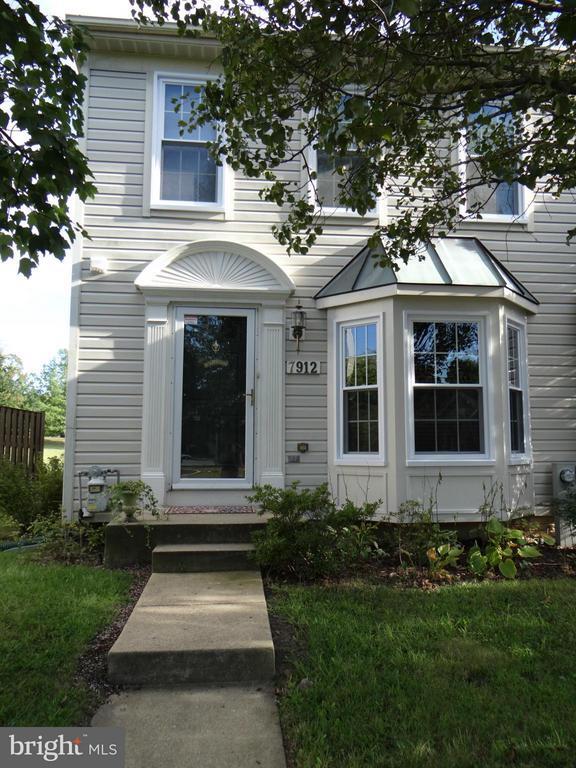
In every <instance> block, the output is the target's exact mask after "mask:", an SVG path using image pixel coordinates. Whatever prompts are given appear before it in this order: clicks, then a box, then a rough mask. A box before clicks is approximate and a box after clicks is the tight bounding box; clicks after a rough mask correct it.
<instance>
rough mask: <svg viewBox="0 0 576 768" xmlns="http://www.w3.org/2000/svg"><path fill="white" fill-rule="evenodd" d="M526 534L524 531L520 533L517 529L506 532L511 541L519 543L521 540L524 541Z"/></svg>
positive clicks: (509, 529)
mask: <svg viewBox="0 0 576 768" xmlns="http://www.w3.org/2000/svg"><path fill="white" fill-rule="evenodd" d="M525 535H526V534H525V533H524V531H520V530H518V529H517V528H508V529H507V530H506V536H507V538H509V539H514V541H518V540H520V539H523V538H524V536H525Z"/></svg>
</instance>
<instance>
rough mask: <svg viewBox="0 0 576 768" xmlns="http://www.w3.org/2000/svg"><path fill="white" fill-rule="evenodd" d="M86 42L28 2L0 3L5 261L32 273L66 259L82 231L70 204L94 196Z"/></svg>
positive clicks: (1, 252) (1, 247) (1, 245)
mask: <svg viewBox="0 0 576 768" xmlns="http://www.w3.org/2000/svg"><path fill="white" fill-rule="evenodd" d="M84 52H85V44H84V43H83V41H82V37H81V34H80V32H79V31H78V30H76V29H73V28H72V27H71V26H70V25H68V24H67V23H65V22H64V21H62V20H60V19H57V18H48V17H46V16H45V15H44V14H43V13H42V12H41V11H40V9H39V7H38V6H37V5H36V4H35V3H33V2H31V0H12V1H11V2H9V3H8V2H6V1H5V0H0V258H1V259H2V261H5V260H6V259H9V258H11V257H14V256H16V257H19V258H20V271H21V272H22V273H23V274H25V275H29V274H30V271H31V269H32V268H33V267H34V266H35V265H36V264H38V261H39V259H40V258H41V257H42V256H43V255H45V254H53V255H54V256H56V257H57V258H59V259H62V258H63V257H64V254H65V249H66V248H67V247H68V245H69V243H70V242H71V241H72V240H73V239H74V236H75V233H76V232H77V230H78V229H79V227H78V226H77V225H75V223H74V221H73V219H72V218H71V216H70V213H69V210H68V205H69V198H70V196H71V195H72V194H74V193H76V194H77V195H78V197H79V198H80V199H81V200H86V199H87V198H88V197H89V196H90V195H92V194H93V193H94V191H95V187H94V186H93V184H92V183H91V181H90V176H91V174H90V172H89V169H88V165H87V161H86V158H85V157H84V155H83V154H82V153H81V152H80V150H79V148H78V145H77V141H76V137H77V136H79V135H81V133H82V101H83V90H84V83H85V78H84V76H83V75H82V74H81V73H80V72H79V65H80V63H81V61H82V58H83V56H84Z"/></svg>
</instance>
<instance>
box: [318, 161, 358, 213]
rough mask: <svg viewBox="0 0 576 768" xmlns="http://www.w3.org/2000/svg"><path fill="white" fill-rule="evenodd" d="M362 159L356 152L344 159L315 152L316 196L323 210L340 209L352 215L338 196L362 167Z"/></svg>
mask: <svg viewBox="0 0 576 768" xmlns="http://www.w3.org/2000/svg"><path fill="white" fill-rule="evenodd" d="M363 162H364V161H363V158H362V157H361V156H360V155H359V154H358V153H357V152H350V153H349V154H347V155H345V156H344V157H337V158H335V157H333V156H332V155H330V154H328V153H327V152H325V151H324V150H323V149H317V150H316V196H317V199H318V202H319V203H320V205H321V206H322V208H324V209H340V210H342V211H343V212H348V213H353V211H351V209H349V208H346V207H344V206H343V205H342V203H341V201H340V194H341V192H342V190H343V188H344V186H345V185H346V180H347V179H348V178H349V176H350V175H353V174H354V172H355V171H356V170H357V169H358V168H359V167H360V166H361V165H362V163H363Z"/></svg>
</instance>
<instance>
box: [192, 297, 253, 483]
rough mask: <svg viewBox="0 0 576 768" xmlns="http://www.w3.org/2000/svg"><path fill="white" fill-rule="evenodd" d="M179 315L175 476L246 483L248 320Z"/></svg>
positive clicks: (239, 315)
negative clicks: (179, 388) (180, 342)
mask: <svg viewBox="0 0 576 768" xmlns="http://www.w3.org/2000/svg"><path fill="white" fill-rule="evenodd" d="M204 311H205V312H210V314H202V313H200V312H198V313H196V312H193V311H190V312H189V311H186V313H185V314H184V315H183V325H182V329H183V350H182V353H183V354H182V396H181V406H182V410H181V441H180V457H179V458H180V472H179V475H180V480H181V481H182V482H192V483H193V481H195V480H198V481H202V482H203V484H206V482H207V481H214V483H215V484H216V485H225V484H226V481H228V482H231V481H234V480H236V481H242V480H244V481H246V480H250V479H251V471H252V457H251V452H252V448H251V446H252V423H253V417H252V411H253V400H254V394H253V389H252V387H253V384H254V381H253V370H254V359H253V343H252V340H251V338H250V337H251V335H253V322H252V321H253V318H252V315H251V314H250V313H249V312H243V313H241V312H237V313H234V314H216V311H215V312H214V314H212V310H204Z"/></svg>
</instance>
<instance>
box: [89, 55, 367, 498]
mask: <svg viewBox="0 0 576 768" xmlns="http://www.w3.org/2000/svg"><path fill="white" fill-rule="evenodd" d="M177 69H178V67H177V66H174V64H173V63H172V62H171V61H169V60H166V61H158V60H150V63H149V64H148V62H147V61H146V60H145V59H144V60H142V59H140V60H136V59H135V58H131V57H115V58H114V59H113V60H107V59H106V57H104V56H102V55H101V54H93V55H92V57H91V66H90V77H89V91H88V108H87V114H88V120H87V153H88V157H89V161H90V167H91V169H92V171H93V172H94V175H95V178H96V185H97V188H98V195H97V197H96V198H95V200H93V201H91V202H89V203H88V204H87V205H86V207H85V215H84V225H85V227H86V228H87V230H88V231H89V233H90V236H91V239H90V240H89V241H86V242H85V243H84V248H83V260H82V284H81V294H80V333H79V363H78V406H77V420H76V428H77V434H76V447H75V457H74V463H75V467H74V471H75V473H76V472H78V471H79V470H80V469H85V468H87V467H88V466H89V465H90V464H92V463H99V464H103V465H105V466H113V467H117V468H118V469H120V471H121V473H122V475H123V476H125V477H137V476H138V475H139V472H140V447H141V444H140V426H141V407H142V382H143V359H144V301H143V299H142V297H141V295H140V293H139V292H138V291H137V290H136V289H135V288H134V285H133V283H134V279H135V278H136V277H137V276H138V274H139V273H140V272H141V270H142V269H143V268H144V267H145V266H146V264H148V263H149V262H150V261H152V260H153V259H155V258H156V257H158V256H160V255H161V254H162V253H164V252H165V251H166V250H168V249H169V248H172V247H173V246H175V245H177V244H181V243H185V242H187V241H189V240H193V239H198V238H202V237H206V238H213V237H217V236H218V234H220V233H222V234H226V235H227V236H229V237H237V238H238V240H239V241H241V242H244V243H246V244H248V245H250V244H252V245H254V246H255V247H257V248H260V249H262V250H264V251H265V252H266V253H267V254H268V255H269V256H270V257H271V258H273V259H275V260H276V261H277V263H278V264H279V265H280V266H282V267H283V268H284V269H285V270H286V272H287V273H288V274H289V275H290V276H291V277H292V279H293V280H294V282H295V284H296V286H297V291H296V295H295V296H294V298H293V300H292V301H291V302H290V308H289V309H288V315H287V319H286V325H287V329H286V338H287V357H288V358H289V359H290V358H293V357H294V356H295V344H294V342H293V341H292V340H291V339H290V333H289V327H288V326H289V321H290V315H289V313H290V311H291V307H292V306H294V305H295V304H296V303H298V302H301V303H302V304H303V305H304V307H305V309H306V311H307V314H308V320H307V329H306V336H305V341H304V342H303V344H302V347H301V355H302V356H303V357H305V358H308V359H312V358H313V359H317V360H320V361H321V365H322V373H321V375H320V376H314V377H305V376H287V377H286V453H287V454H290V455H299V456H300V462H299V463H298V464H287V465H286V475H287V481H290V480H292V479H299V480H300V481H301V483H302V485H305V486H314V485H317V484H319V483H321V482H324V481H325V480H326V458H327V457H326V448H327V446H326V421H327V419H326V318H325V314H324V313H323V312H320V311H318V310H316V309H315V307H314V302H313V299H312V297H313V296H314V294H315V293H316V292H317V290H318V289H319V288H320V287H321V286H322V285H324V283H326V282H327V281H328V280H329V279H330V278H331V277H332V276H333V275H334V273H335V272H337V271H338V270H339V269H341V268H342V267H343V266H344V265H345V264H346V262H347V261H348V260H349V258H350V257H351V256H353V255H354V254H355V253H356V252H357V251H358V250H359V249H360V247H361V245H362V242H363V240H364V239H365V237H366V234H367V232H368V231H369V227H367V226H366V224H363V223H362V221H361V220H359V219H351V220H348V219H346V218H344V219H339V220H338V221H337V222H336V223H334V224H330V226H329V227H328V229H327V232H326V234H325V235H323V236H322V237H321V238H320V240H319V242H318V245H317V246H316V247H315V248H314V250H313V253H312V254H310V255H306V256H291V257H288V256H287V255H286V253H285V251H284V249H283V248H282V247H281V246H279V245H278V243H277V242H276V241H275V239H274V237H273V236H272V233H271V226H272V224H274V223H277V222H279V221H281V219H282V216H283V214H282V213H281V212H279V211H278V209H277V207H276V206H275V205H273V204H267V203H263V202H262V201H261V200H260V198H259V196H258V192H259V190H260V188H261V182H259V181H258V180H254V179H247V178H243V177H242V176H240V175H238V174H237V175H236V177H235V179H234V213H233V218H232V219H230V220H224V217H223V216H222V214H220V213H213V214H205V213H202V214H200V213H189V212H173V213H172V212H167V211H152V212H151V215H145V213H144V212H145V211H146V204H145V203H146V201H145V199H144V195H145V194H146V188H147V185H146V180H145V168H146V157H145V155H146V152H149V151H150V150H149V144H148V143H147V141H148V140H147V136H146V132H147V130H148V128H147V122H146V110H147V98H149V97H148V96H147V94H148V93H151V90H150V83H151V78H152V73H153V72H154V71H163V72H170V71H174V70H177ZM190 70H191V71H193V70H194V65H190ZM300 174H301V169H300V167H299V165H298V163H297V162H292V163H290V164H287V165H286V167H285V168H284V169H283V178H286V179H289V178H292V179H299V178H300ZM93 255H98V256H105V257H106V258H107V260H108V272H107V274H104V275H94V274H91V273H90V270H89V261H90V257H91V256H93ZM299 442H307V443H308V444H309V451H308V453H306V454H298V453H297V450H296V444H297V443H299Z"/></svg>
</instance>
